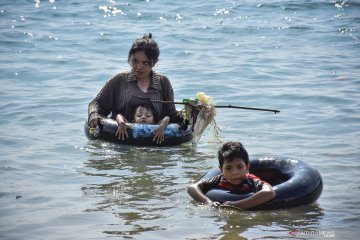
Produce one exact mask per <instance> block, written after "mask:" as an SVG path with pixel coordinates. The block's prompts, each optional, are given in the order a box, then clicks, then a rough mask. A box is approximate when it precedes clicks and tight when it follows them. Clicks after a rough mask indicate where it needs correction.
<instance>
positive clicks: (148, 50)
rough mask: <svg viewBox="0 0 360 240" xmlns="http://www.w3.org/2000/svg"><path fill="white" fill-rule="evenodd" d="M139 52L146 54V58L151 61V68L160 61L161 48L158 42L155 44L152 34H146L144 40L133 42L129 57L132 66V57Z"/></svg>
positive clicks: (139, 39)
mask: <svg viewBox="0 0 360 240" xmlns="http://www.w3.org/2000/svg"><path fill="white" fill-rule="evenodd" d="M137 51H143V52H145V55H146V57H147V58H148V59H149V61H150V65H151V67H153V66H154V65H155V64H156V63H157V61H158V59H159V55H160V50H159V46H158V44H157V42H155V40H154V39H153V38H152V34H151V33H148V34H145V35H144V36H143V37H142V38H138V39H136V40H135V41H134V42H133V44H132V46H131V48H130V51H129V55H128V62H129V63H130V64H131V58H132V55H133V54H134V53H135V52H137Z"/></svg>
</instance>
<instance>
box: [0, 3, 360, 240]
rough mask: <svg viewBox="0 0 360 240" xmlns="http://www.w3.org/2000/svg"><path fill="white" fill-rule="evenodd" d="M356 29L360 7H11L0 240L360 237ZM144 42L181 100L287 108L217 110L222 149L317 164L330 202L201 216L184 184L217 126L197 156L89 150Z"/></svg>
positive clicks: (0, 73)
mask: <svg viewBox="0 0 360 240" xmlns="http://www.w3.org/2000/svg"><path fill="white" fill-rule="evenodd" d="M359 31H360V2H359V1H329V0H328V1H302V0H300V1H235V0H228V1H187V0H186V1H175V2H171V3H170V2H169V1H165V0H147V1H140V0H139V1H128V2H126V1H111V0H109V1H105V0H97V1H83V0H78V1H55V0H51V1H45V0H44V1H32V0H28V1H26V0H14V1H1V3H0V77H1V78H0V81H1V88H0V126H1V127H0V144H1V155H0V179H1V188H0V238H1V239H264V238H267V239H289V238H294V239H295V238H301V239H324V238H325V237H326V236H328V237H331V238H333V239H334V238H336V239H358V238H359V235H360V231H359V229H360V228H359V227H360V217H359V216H360V210H359V205H360V177H359V170H360V163H359V154H360V148H359V146H360V110H359V109H360V79H359V77H360V40H359V38H360V33H359ZM146 32H152V33H153V35H154V37H155V39H156V40H157V41H158V43H159V45H160V50H161V55H160V61H159V63H158V65H157V66H156V67H155V70H156V71H158V72H159V73H162V74H165V75H166V76H168V77H169V78H170V80H171V82H172V85H173V88H174V91H175V96H176V97H175V98H176V100H181V99H183V98H194V96H195V94H196V92H199V91H204V92H206V94H208V95H211V96H213V97H214V99H215V101H216V103H217V104H221V105H223V104H233V105H240V106H249V107H260V108H273V109H279V110H281V113H280V114H276V115H274V114H272V113H268V112H254V111H245V110H230V109H219V110H218V113H217V117H216V121H217V124H218V126H219V127H220V129H221V130H222V132H221V133H220V140H221V141H228V140H239V141H241V142H243V144H244V145H245V147H246V148H247V149H248V151H249V153H250V155H251V158H258V157H264V156H274V157H292V158H296V159H301V160H304V161H306V162H307V163H309V164H310V165H312V166H313V167H314V168H316V169H317V170H318V171H319V172H320V173H321V175H322V177H323V181H324V190H323V194H322V195H321V197H320V198H319V200H318V201H317V202H316V203H314V204H312V205H308V206H303V207H298V208H294V209H289V210H275V211H246V212H236V211H229V210H215V209H209V208H207V207H205V206H199V205H198V204H196V203H195V202H193V201H192V200H191V198H190V197H189V196H188V195H187V193H186V190H185V188H186V186H187V185H188V184H190V183H191V182H192V181H195V180H197V179H198V178H199V177H200V176H201V175H202V174H203V173H205V172H207V171H208V170H209V169H211V168H213V167H215V166H216V165H217V162H216V155H215V154H216V149H217V148H218V147H219V146H220V143H219V142H218V141H217V140H216V139H215V138H214V136H213V134H212V132H211V131H210V132H206V133H205V135H204V136H203V138H202V139H201V141H200V143H199V144H198V146H196V147H195V146H191V145H186V144H185V145H182V146H178V147H175V148H139V147H128V146H118V145H115V144H111V143H106V142H101V141H88V140H87V139H86V137H85V136H84V133H83V124H84V122H85V119H86V112H87V104H88V103H89V102H90V101H91V99H92V98H93V97H94V96H95V95H96V93H97V92H98V91H99V90H100V88H101V87H102V86H103V84H104V83H105V81H106V80H108V79H109V78H110V77H111V76H113V75H114V74H116V73H118V72H120V71H125V70H129V66H128V64H127V62H126V58H127V52H128V50H129V48H130V46H131V43H132V41H133V40H134V39H135V38H138V37H141V36H142V35H143V34H144V33H146ZM179 107H181V106H179ZM291 231H292V232H291ZM289 232H291V233H293V234H295V235H296V236H292V235H290V234H289Z"/></svg>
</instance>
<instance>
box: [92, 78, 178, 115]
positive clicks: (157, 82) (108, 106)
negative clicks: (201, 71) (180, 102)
mask: <svg viewBox="0 0 360 240" xmlns="http://www.w3.org/2000/svg"><path fill="white" fill-rule="evenodd" d="M146 99H152V100H161V101H174V92H173V88H172V86H171V83H170V81H169V79H168V78H167V77H165V76H163V75H160V74H157V73H155V72H152V75H151V81H150V86H149V88H148V91H147V92H146V93H145V92H143V91H141V90H140V88H139V87H138V86H137V81H136V77H135V74H134V73H132V72H124V73H120V74H118V75H116V76H114V77H113V78H112V79H110V80H109V81H108V82H107V83H106V84H105V86H104V87H103V88H102V89H101V91H100V92H99V93H98V95H97V96H96V97H95V99H94V100H93V101H92V102H91V103H90V104H89V112H93V111H96V112H98V113H99V114H100V115H102V116H106V117H107V116H108V115H109V114H110V113H111V117H112V118H115V117H116V115H117V114H119V113H120V114H122V115H124V117H125V118H126V119H127V120H128V121H132V120H133V114H134V108H135V107H136V106H138V105H140V104H142V103H145V102H147V103H149V100H146ZM150 104H152V105H153V107H154V109H155V111H156V113H155V114H157V116H158V118H159V119H161V118H163V117H165V116H169V117H170V121H171V122H181V121H182V118H181V114H180V113H179V112H178V111H177V110H176V108H175V105H174V104H165V103H154V102H150Z"/></svg>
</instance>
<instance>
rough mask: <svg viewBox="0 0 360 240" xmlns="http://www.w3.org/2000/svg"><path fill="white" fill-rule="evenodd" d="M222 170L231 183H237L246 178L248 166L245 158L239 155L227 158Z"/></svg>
mask: <svg viewBox="0 0 360 240" xmlns="http://www.w3.org/2000/svg"><path fill="white" fill-rule="evenodd" d="M221 171H222V173H223V175H224V177H225V178H226V179H227V180H228V181H229V182H230V183H231V184H233V185H237V184H240V183H241V181H242V180H243V179H244V178H245V174H246V171H247V166H246V164H245V162H244V160H243V159H241V158H238V157H237V158H234V159H233V160H227V159H225V160H224V164H223V166H222V168H221Z"/></svg>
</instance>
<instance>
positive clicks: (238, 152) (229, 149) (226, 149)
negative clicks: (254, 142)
mask: <svg viewBox="0 0 360 240" xmlns="http://www.w3.org/2000/svg"><path fill="white" fill-rule="evenodd" d="M235 158H241V159H242V160H244V162H245V164H246V165H248V163H249V154H248V153H247V151H246V149H245V148H244V146H243V145H242V144H241V142H226V143H224V144H223V145H222V146H221V148H220V149H219V151H218V160H219V165H220V167H221V168H222V166H223V164H224V161H225V160H229V161H232V160H234V159H235Z"/></svg>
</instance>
